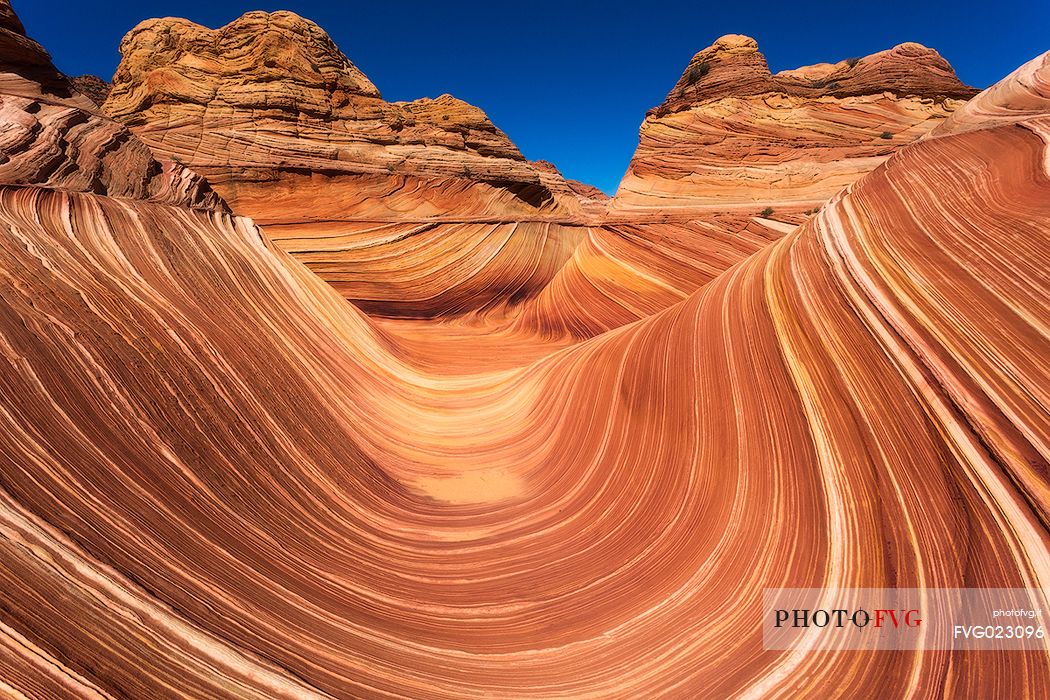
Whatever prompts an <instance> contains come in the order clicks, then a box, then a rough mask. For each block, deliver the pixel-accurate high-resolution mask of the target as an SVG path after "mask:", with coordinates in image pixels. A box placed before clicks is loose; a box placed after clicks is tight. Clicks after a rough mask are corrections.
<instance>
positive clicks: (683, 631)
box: [0, 0, 1050, 699]
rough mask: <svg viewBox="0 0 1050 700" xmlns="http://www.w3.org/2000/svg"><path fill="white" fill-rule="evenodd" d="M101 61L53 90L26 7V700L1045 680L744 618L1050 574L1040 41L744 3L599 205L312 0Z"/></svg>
mask: <svg viewBox="0 0 1050 700" xmlns="http://www.w3.org/2000/svg"><path fill="white" fill-rule="evenodd" d="M121 52H122V54H123V60H122V62H121V65H120V68H119V69H118V71H117V73H116V76H115V77H114V80H113V84H112V87H111V89H109V87H108V86H107V85H105V84H103V83H100V82H96V81H92V80H81V79H75V80H70V79H67V78H66V77H64V76H62V75H61V74H60V73H59V72H58V71H57V70H56V69H55V68H54V66H53V65H52V64H51V61H50V59H49V57H48V55H47V53H46V51H45V50H44V49H43V48H42V47H41V46H40V45H39V44H37V43H36V42H34V41H33V40H32V39H30V38H28V37H27V36H26V35H25V31H24V29H23V27H22V25H21V23H20V22H19V21H18V19H17V17H16V16H15V15H14V13H13V11H12V10H11V7H10V4H9V2H7V0H0V124H2V128H0V694H3V695H9V696H11V697H36V698H58V697H92V698H107V697H113V698H117V697H126V698H154V697H157V698H160V697H187V698H219V697H268V698H308V697H309V698H313V697H317V698H395V697H396V698H427V699H452V698H493V697H499V698H544V699H547V698H702V697H711V698H721V697H762V696H778V697H817V698H824V697H829V696H839V697H870V696H871V695H872V693H873V692H874V693H876V694H878V695H879V696H880V697H916V698H925V697H954V696H967V697H1029V698H1042V697H1047V696H1048V695H1050V653H1048V652H1047V650H1046V648H1045V647H1044V648H1043V649H1042V650H1036V651H1024V652H949V651H938V650H936V649H933V648H926V647H925V646H923V645H920V648H918V649H916V650H908V651H882V652H878V653H860V652H848V651H830V652H819V653H818V652H812V651H811V652H809V653H803V652H802V651H800V650H789V651H775V650H766V649H765V648H764V646H763V640H762V633H761V628H760V626H759V625H758V623H757V619H758V616H759V612H758V611H759V610H760V606H761V600H762V592H763V590H764V589H770V588H826V589H842V588H882V587H887V588H960V587H969V588H1025V589H1032V590H1033V591H1035V592H1036V594H1038V592H1039V591H1043V592H1044V594H1043V595H1042V596H1039V595H1036V598H1038V599H1033V601H1032V602H1033V606H1034V607H1041V609H1042V610H1047V609H1048V608H1047V606H1046V603H1047V601H1046V599H1045V598H1046V596H1045V591H1046V590H1048V586H1050V548H1048V545H1050V535H1048V523H1050V520H1048V516H1050V488H1048V469H1047V457H1048V454H1050V419H1048V406H1050V396H1048V394H1050V377H1048V373H1050V353H1048V348H1050V342H1048V340H1050V339H1048V337H1047V336H1048V333H1050V329H1048V318H1050V314H1048V308H1047V299H1050V277H1048V275H1047V269H1048V265H1050V172H1048V168H1050V157H1048V148H1050V58H1048V56H1050V54H1044V55H1042V56H1039V57H1036V58H1035V59H1033V60H1032V61H1030V62H1029V63H1026V64H1025V65H1023V66H1021V67H1020V68H1018V69H1017V70H1016V71H1015V72H1014V73H1012V74H1011V75H1009V76H1007V77H1005V78H1004V79H1003V80H1002V81H1000V82H999V83H997V84H996V85H994V86H993V87H991V88H989V89H987V90H985V91H983V92H980V93H979V94H976V91H975V90H972V89H970V88H968V87H966V86H965V85H963V84H962V83H960V82H959V81H958V79H957V78H956V77H955V75H954V73H953V72H952V69H951V67H950V66H948V64H947V63H946V62H945V61H944V60H943V59H942V58H941V57H940V56H939V55H937V54H936V52H934V51H932V50H931V49H927V48H924V47H922V46H919V45H918V44H902V45H900V46H897V47H895V48H892V49H890V50H888V51H884V52H881V53H878V54H874V55H872V56H868V57H863V58H858V59H850V60H847V61H842V62H839V63H833V64H821V65H817V66H808V67H804V68H799V69H796V70H792V71H785V72H782V73H779V74H776V75H774V74H771V73H770V71H769V69H768V67H767V66H766V63H765V59H764V58H763V57H762V55H761V54H760V53H759V52H758V48H757V44H756V43H755V42H754V40H752V39H749V38H747V37H742V36H738V35H730V36H726V37H723V38H721V39H719V40H718V41H717V42H716V43H715V44H714V45H713V46H712V47H710V48H708V49H705V50H704V51H701V52H700V53H698V54H697V55H696V57H695V58H694V59H693V60H692V61H691V62H690V64H689V65H688V66H687V67H686V70H685V72H684V73H683V76H682V79H681V80H680V81H679V82H678V84H677V85H676V86H675V88H674V89H673V90H672V91H671V93H670V94H669V95H668V97H667V100H666V101H665V102H664V103H663V104H662V105H660V106H659V107H657V108H655V109H653V110H652V111H650V113H649V114H648V115H647V116H646V117H645V121H644V122H643V124H642V128H641V132H640V139H639V146H638V150H637V153H636V154H635V157H634V159H633V160H632V162H631V165H630V168H629V170H628V172H627V174H626V176H625V177H624V180H623V183H622V184H621V186H620V189H619V191H618V192H617V195H616V196H615V197H614V198H612V199H611V200H609V199H607V198H605V197H604V196H603V195H601V193H599V192H597V191H595V190H594V189H593V188H590V187H588V186H586V185H583V184H581V183H575V182H572V181H569V180H566V179H565V178H564V177H562V176H561V174H560V173H559V172H558V170H557V168H555V167H553V166H552V165H551V164H549V163H544V162H529V161H527V160H526V159H525V158H524V157H523V156H522V155H521V153H520V152H519V151H518V149H517V148H516V147H515V146H514V145H513V144H512V143H511V142H510V140H509V139H508V138H507V136H506V135H505V134H504V133H503V132H502V131H500V130H499V129H498V128H497V127H496V126H495V125H494V124H492V122H491V121H490V120H489V119H488V118H487V117H486V116H485V114H484V113H483V112H482V111H481V110H480V109H478V108H476V107H474V106H472V105H468V104H466V103H464V102H462V101H460V100H457V99H456V98H454V97H451V96H447V95H445V96H441V97H439V98H436V99H421V100H417V101H414V102H405V103H390V102H386V101H385V100H383V98H382V97H381V96H380V92H379V90H378V89H377V88H376V86H374V85H373V84H372V83H371V82H370V81H369V79H368V78H367V77H366V76H365V75H364V74H363V73H362V72H361V71H360V70H359V69H357V68H356V67H355V66H354V65H353V63H352V62H351V61H350V60H349V59H347V58H346V56H344V55H343V54H342V53H341V52H340V51H339V49H338V48H337V47H336V46H335V44H334V43H333V42H332V40H331V39H330V38H329V37H328V35H327V34H325V33H324V31H323V30H321V29H320V28H319V27H318V26H317V25H315V24H313V23H312V22H309V21H307V20H304V19H302V18H300V17H298V16H297V15H294V14H292V13H290V12H276V13H273V14H267V13H263V12H252V13H249V14H247V15H245V16H243V17H241V18H240V19H238V20H236V21H235V22H233V23H231V24H230V25H228V26H226V27H224V28H222V29H218V30H212V29H207V28H204V27H201V26H199V25H196V24H193V23H191V22H188V21H186V20H179V19H161V20H150V21H147V22H143V23H142V24H140V25H139V26H137V27H136V28H134V29H133V30H132V31H131V32H130V33H129V34H128V35H127V36H126V37H125V39H124V41H123V43H122V44H121ZM107 89H108V95H107ZM85 91H87V92H90V93H91V94H90V95H86V94H84V93H85ZM102 98H104V103H103V104H102V105H101V106H100V105H98V103H97V101H98V100H99V99H102ZM639 116H640V117H641V116H642V115H639Z"/></svg>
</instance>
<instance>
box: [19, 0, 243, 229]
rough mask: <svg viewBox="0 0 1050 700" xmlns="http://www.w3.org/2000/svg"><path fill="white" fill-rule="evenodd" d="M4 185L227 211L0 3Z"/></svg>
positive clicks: (199, 180) (196, 178) (197, 179)
mask: <svg viewBox="0 0 1050 700" xmlns="http://www.w3.org/2000/svg"><path fill="white" fill-rule="evenodd" d="M0 124H3V129H0V153H2V154H3V158H2V159H0V183H3V184H32V185H46V186H50V187H57V188H61V189H64V190H74V191H79V192H95V193H98V194H107V195H111V196H114V197H126V198H131V199H152V200H155V201H163V202H169V203H172V204H182V205H186V206H192V207H203V208H209V209H225V207H226V205H225V203H224V202H223V201H222V199H221V198H220V197H219V196H218V195H217V194H215V193H214V192H213V191H212V190H211V188H210V187H209V186H208V184H207V183H206V182H204V180H203V179H202V178H201V177H200V176H199V175H197V174H196V173H193V172H191V171H189V170H187V169H186V168H184V167H182V166H181V165H178V164H177V163H173V162H170V161H160V160H157V159H156V158H154V156H153V154H152V153H151V151H150V149H149V148H148V147H147V146H146V145H145V144H143V143H142V142H141V141H139V140H138V139H136V138H134V137H133V136H132V135H131V132H129V131H128V130H127V129H126V128H125V127H123V126H121V125H120V124H118V123H116V122H114V121H113V120H111V119H108V118H107V117H104V116H103V115H101V114H100V113H99V112H98V109H97V107H96V106H95V105H94V103H92V102H91V101H90V100H89V99H87V98H85V97H84V96H83V95H81V94H79V93H78V92H77V91H76V90H75V89H74V88H73V86H72V85H71V84H70V83H69V81H68V80H67V79H66V78H65V76H63V75H61V74H60V73H59V72H58V71H57V70H56V69H55V67H54V66H53V65H52V64H51V59H50V57H49V56H48V54H47V52H46V51H45V50H44V49H43V48H42V47H41V46H40V45H39V44H37V43H36V42H35V41H33V40H32V39H29V38H28V37H26V36H25V34H24V29H23V28H22V24H21V22H20V21H19V20H18V17H17V16H16V15H15V14H14V12H13V11H12V10H11V7H10V3H6V2H5V3H0Z"/></svg>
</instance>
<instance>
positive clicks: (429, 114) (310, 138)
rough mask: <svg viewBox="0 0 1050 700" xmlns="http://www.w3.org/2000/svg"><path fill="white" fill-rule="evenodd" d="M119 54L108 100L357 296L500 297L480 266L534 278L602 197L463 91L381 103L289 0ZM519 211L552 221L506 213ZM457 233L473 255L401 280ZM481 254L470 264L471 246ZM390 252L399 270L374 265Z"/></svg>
mask: <svg viewBox="0 0 1050 700" xmlns="http://www.w3.org/2000/svg"><path fill="white" fill-rule="evenodd" d="M121 52H122V54H123V60H122V62H121V65H120V67H119V69H118V70H117V73H116V75H115V76H114V84H113V90H112V92H111V93H110V96H109V98H108V99H107V101H106V104H105V111H106V113H107V114H109V115H110V116H112V117H113V118H114V119H116V120H118V121H121V122H123V123H124V124H126V125H127V126H128V127H129V128H130V129H131V130H132V131H134V132H135V133H136V134H137V135H138V136H139V137H140V138H141V139H142V140H143V141H144V142H145V143H147V144H148V145H149V146H150V147H151V148H152V149H153V151H154V152H155V153H158V154H160V155H162V156H164V157H166V158H170V159H173V160H175V161H177V162H181V163H184V164H186V165H187V166H189V167H191V168H193V169H194V170H196V171H197V172H200V173H202V174H203V175H205V176H206V177H207V178H208V181H209V182H210V183H211V184H212V186H214V187H215V188H216V190H218V191H219V192H220V193H221V194H222V195H223V196H224V197H225V198H226V200H227V201H228V202H230V204H231V205H232V206H233V207H234V208H235V209H236V210H237V211H238V212H240V213H244V214H247V215H250V216H252V217H254V218H255V219H256V220H257V221H259V222H260V223H261V224H263V225H264V227H265V230H266V231H267V233H268V235H269V237H270V240H272V241H273V242H275V243H276V244H277V245H278V246H280V247H282V248H283V249H285V250H288V251H290V252H293V253H295V254H297V255H300V256H301V257H302V259H303V260H305V261H306V262H307V264H308V265H310V266H311V268H312V269H313V270H314V271H316V272H318V273H319V274H321V275H322V276H323V277H324V278H325V279H327V280H328V281H330V282H331V283H332V284H334V285H335V286H336V287H337V288H338V289H339V290H340V291H341V292H343V293H344V294H346V295H347V297H348V298H350V299H352V300H354V301H356V302H359V303H360V304H362V305H363V306H365V307H367V308H368V309H369V310H372V311H381V310H386V311H387V312H388V313H390V314H393V315H412V316H416V315H423V316H433V315H438V314H443V313H448V312H450V311H452V310H456V309H459V310H461V311H471V310H476V309H478V308H483V307H486V306H488V305H490V304H492V303H494V302H496V301H498V297H499V296H500V295H499V294H498V293H497V294H495V295H494V294H493V290H492V289H490V285H491V282H492V279H493V278H503V279H514V278H518V279H521V280H527V279H535V278H536V275H540V278H539V279H538V282H532V283H530V284H532V285H535V284H536V283H538V284H540V285H542V284H544V283H545V282H546V281H547V279H548V277H549V275H550V274H553V269H556V268H557V267H559V266H560V265H561V264H562V263H563V262H564V261H565V259H566V258H567V256H568V254H569V252H570V251H571V249H572V246H573V245H574V243H575V241H576V240H578V238H579V237H580V235H581V234H580V232H579V230H578V229H577V228H576V227H575V224H579V223H580V222H582V221H583V220H585V219H588V218H593V217H594V216H595V215H597V213H598V212H600V211H601V210H602V209H603V206H604V205H603V202H602V200H604V199H605V197H604V195H600V193H598V194H596V193H595V192H594V191H590V190H587V189H585V188H581V187H580V186H578V185H573V184H571V183H568V182H566V181H565V180H564V178H562V177H561V176H560V174H558V173H557V171H556V170H554V171H552V170H551V169H550V168H547V167H545V166H541V167H535V166H533V165H532V164H530V163H529V162H528V161H526V160H525V158H524V156H522V155H521V153H520V152H519V151H518V149H517V148H516V147H515V146H514V144H513V143H511V141H510V140H509V139H508V138H507V136H506V135H505V134H504V133H503V132H502V131H500V130H499V129H498V128H496V126H495V125H493V124H492V122H491V121H489V119H488V118H487V117H486V116H485V114H484V112H482V111H481V110H480V109H478V108H476V107H474V106H472V105H469V104H467V103H465V102H463V101H461V100H457V99H456V98H454V97H452V96H450V95H442V96H441V97H438V98H436V99H420V100H416V101H414V102H398V103H389V102H386V101H384V100H383V99H382V98H381V97H380V94H379V91H378V90H377V89H376V87H375V86H374V85H373V84H372V83H371V82H370V81H369V80H368V78H367V77H365V75H364V74H363V73H362V72H361V71H360V70H358V69H357V68H356V67H355V66H354V65H353V64H352V63H351V62H350V61H349V60H348V59H347V58H346V57H345V56H344V55H343V54H342V53H341V52H340V51H339V50H338V48H336V46H335V44H334V43H333V42H332V40H331V39H330V38H329V37H328V35H327V34H326V33H325V32H324V31H323V30H322V29H321V28H320V27H318V26H317V25H316V24H314V23H313V22H310V21H308V20H305V19H303V18H301V17H299V16H298V15H295V14H294V13H291V12H275V13H272V14H268V13H265V12H250V13H248V14H246V15H244V16H243V17H241V18H240V19H238V20H236V21H234V22H232V23H230V24H229V25H228V26H226V27H223V28H221V29H218V30H210V29H206V28H204V27H201V26H199V25H196V24H193V23H191V22H188V21H186V20H177V19H170V18H169V19H159V20H149V21H147V22H143V23H141V24H140V25H139V26H137V27H136V28H134V29H133V30H132V31H131V32H130V33H129V34H128V35H127V36H126V37H125V39H124V41H123V43H122V45H121ZM529 220H543V221H545V222H549V223H546V224H544V225H524V226H520V227H519V224H520V223H521V222H524V221H529ZM475 221H483V222H488V223H490V224H495V227H492V226H490V227H488V228H484V227H479V226H477V225H474V224H473V223H472V222H475ZM564 225H570V226H569V227H568V228H566V227H565V226H564ZM421 232H425V233H426V235H422V236H421V235H417V234H418V233H421ZM465 232H466V238H465V237H464V235H465ZM474 233H476V234H478V235H477V236H472V235H471V234H474ZM467 239H469V240H467ZM428 241H431V242H434V243H435V244H436V247H430V246H429V245H428V243H427V242H428ZM461 241H466V242H465V245H466V246H467V247H468V248H471V249H473V250H474V251H475V252H476V255H473V254H471V253H469V252H468V253H467V254H466V256H465V257H463V258H461V259H460V261H459V262H457V261H456V260H455V259H454V260H453V261H452V262H451V263H450V265H449V269H448V273H449V274H450V275H451V276H452V277H451V278H448V279H444V280H442V281H441V282H440V284H441V285H442V286H444V287H445V289H442V290H435V289H433V288H432V287H431V286H430V285H427V284H426V283H422V284H418V285H417V284H416V283H415V282H414V281H412V278H413V274H414V273H413V271H412V269H411V260H412V259H413V257H414V256H415V255H416V254H417V253H418V252H422V253H423V256H424V258H425V259H428V260H436V259H441V258H442V257H443V256H444V255H445V254H446V252H447V251H448V249H449V247H450V246H453V247H454V246H458V245H459V244H460V243H459V242H461ZM508 241H509V242H510V246H509V248H507V249H503V244H504V243H505V242H508ZM494 253H495V255H496V257H495V258H494V264H493V265H489V266H487V269H486V271H485V273H484V274H482V275H480V276H476V275H475V274H474V272H475V271H476V268H475V266H474V263H472V262H471V259H472V257H473V258H476V259H484V258H485V257H486V256H491V255H493V254H494ZM478 256H481V257H480V258H478ZM552 256H553V257H552ZM537 258H539V259H541V260H543V261H544V262H542V263H541V264H540V265H539V268H538V270H537V269H534V268H535V267H536V266H535V265H534V262H533V261H534V260H536V259H537ZM377 259H378V260H379V262H378V265H377ZM384 261H386V262H384ZM391 266H393V267H395V268H400V276H401V277H402V278H407V279H409V282H410V284H407V285H406V284H401V283H399V282H398V281H397V280H396V279H395V278H394V277H390V276H389V275H385V274H384V273H383V272H382V270H383V269H384V268H385V267H391ZM544 270H547V271H548V272H547V273H546V274H547V277H543V274H544ZM377 273H378V280H379V281H378V284H376V283H373V280H375V279H376V277H377ZM413 287H416V289H413ZM512 287H514V288H516V286H515V285H512ZM456 290H459V291H456ZM435 295H436V296H435ZM475 297H476V298H475Z"/></svg>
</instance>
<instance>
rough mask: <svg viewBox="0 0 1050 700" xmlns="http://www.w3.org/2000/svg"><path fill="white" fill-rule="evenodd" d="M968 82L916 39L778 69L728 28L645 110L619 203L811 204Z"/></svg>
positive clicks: (911, 137)
mask: <svg viewBox="0 0 1050 700" xmlns="http://www.w3.org/2000/svg"><path fill="white" fill-rule="evenodd" d="M975 93H976V90H974V89H972V88H969V87H967V86H965V85H963V84H962V83H961V82H960V81H959V80H958V78H956V77H955V73H954V72H953V71H952V69H951V66H949V65H948V63H947V62H946V61H945V60H944V59H943V58H941V56H940V55H938V54H937V53H936V52H935V51H933V50H931V49H928V48H926V47H924V46H921V45H919V44H915V43H907V44H901V45H899V46H896V47H894V48H893V49H890V50H888V51H883V52H880V53H876V54H873V55H871V56H866V57H864V58H858V59H849V60H846V61H841V62H839V63H835V64H820V65H816V66H806V67H803V68H798V69H795V70H790V71H783V72H781V73H778V74H776V75H773V74H771V73H770V71H769V68H768V66H767V65H766V60H765V58H764V57H763V56H762V54H761V53H759V51H758V45H757V43H756V42H755V40H754V39H751V38H750V37H744V36H739V35H729V36H725V37H722V38H721V39H719V40H718V41H716V42H715V44H714V45H713V46H711V47H709V48H707V49H704V50H703V51H700V52H699V53H697V54H696V56H694V57H693V59H692V61H690V63H689V66H688V67H687V68H686V70H685V72H684V73H683V75H682V77H681V79H680V80H679V81H678V83H677V84H676V85H675V87H674V88H673V89H672V90H671V92H670V93H669V94H668V96H667V99H666V100H665V101H664V103H663V104H662V105H660V106H659V107H657V108H656V109H654V110H652V111H651V112H650V113H649V114H648V115H647V116H646V119H645V121H644V122H643V124H642V127H641V130H640V140H639V145H638V150H637V151H636V153H635V156H634V158H633V160H632V161H631V164H630V166H629V168H628V171H627V174H626V176H625V177H624V179H623V182H622V183H621V184H620V189H619V191H618V192H617V196H616V198H615V200H614V207H616V208H619V209H625V210H628V211H630V210H635V209H638V208H643V209H644V208H648V207H660V208H662V209H666V208H668V207H678V208H682V207H695V206H705V205H707V206H710V205H719V206H726V205H732V204H737V205H741V206H748V205H749V206H750V207H752V209H753V210H754V211H758V210H759V209H762V208H764V207H766V206H771V207H773V208H780V209H784V208H788V209H798V210H801V209H803V208H808V207H810V206H811V205H815V204H819V203H820V202H823V201H824V200H826V199H828V198H829V197H831V196H832V195H833V194H835V192H837V191H838V190H839V189H841V188H842V187H844V186H845V185H847V184H849V183H850V182H853V181H855V180H856V179H857V178H858V177H860V176H861V175H862V174H864V173H866V172H869V171H871V170H873V169H874V168H875V167H876V166H878V165H879V164H880V163H882V162H883V161H884V160H885V159H886V158H887V157H888V156H889V155H890V154H892V153H893V152H895V151H896V150H897V149H899V148H900V147H901V146H903V145H905V144H908V143H911V142H912V141H915V140H916V139H918V138H920V137H921V136H923V135H925V134H926V133H928V132H929V131H930V130H931V129H933V128H934V127H935V126H936V125H937V124H939V123H941V122H942V121H943V120H944V119H945V118H947V117H948V116H949V115H950V114H951V113H952V112H953V111H954V110H955V109H956V108H957V107H958V106H959V105H960V104H961V103H962V102H961V101H962V100H965V99H968V98H969V97H971V96H973V95H974V94H975Z"/></svg>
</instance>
